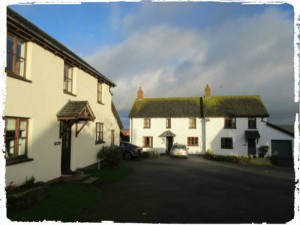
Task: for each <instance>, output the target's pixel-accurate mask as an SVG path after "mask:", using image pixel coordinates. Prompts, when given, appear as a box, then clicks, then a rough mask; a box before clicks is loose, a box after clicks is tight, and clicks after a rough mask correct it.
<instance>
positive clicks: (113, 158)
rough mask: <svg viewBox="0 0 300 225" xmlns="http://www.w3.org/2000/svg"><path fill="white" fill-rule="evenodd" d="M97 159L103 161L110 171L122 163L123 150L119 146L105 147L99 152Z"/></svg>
mask: <svg viewBox="0 0 300 225" xmlns="http://www.w3.org/2000/svg"><path fill="white" fill-rule="evenodd" d="M97 158H98V159H100V160H103V161H104V163H105V165H106V166H107V167H109V168H110V169H112V168H114V167H116V166H118V165H120V164H121V162H122V149H121V147H119V146H103V147H102V149H101V150H100V151H99V152H98V154H97Z"/></svg>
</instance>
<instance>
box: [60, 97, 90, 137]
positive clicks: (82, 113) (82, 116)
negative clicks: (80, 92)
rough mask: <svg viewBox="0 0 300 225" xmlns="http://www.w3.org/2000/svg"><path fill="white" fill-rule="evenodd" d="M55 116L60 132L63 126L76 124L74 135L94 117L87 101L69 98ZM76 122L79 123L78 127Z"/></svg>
mask: <svg viewBox="0 0 300 225" xmlns="http://www.w3.org/2000/svg"><path fill="white" fill-rule="evenodd" d="M56 116H57V119H58V120H59V121H60V124H61V132H63V126H69V127H72V126H73V124H76V137H77V136H78V134H79V132H80V131H81V130H82V129H83V127H84V126H85V125H86V124H87V123H88V122H89V121H94V120H95V119H96V117H95V115H94V113H93V111H92V109H91V107H90V105H89V103H88V101H70V100H69V101H68V102H67V104H65V105H64V107H63V108H62V109H61V110H60V111H59V112H58V113H57V114H56ZM78 124H81V127H80V128H79V125H78Z"/></svg>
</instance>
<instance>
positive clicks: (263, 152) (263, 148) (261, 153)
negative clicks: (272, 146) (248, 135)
mask: <svg viewBox="0 0 300 225" xmlns="http://www.w3.org/2000/svg"><path fill="white" fill-rule="evenodd" d="M258 151H259V157H260V158H262V157H265V155H266V154H267V152H268V151H269V146H267V145H264V146H260V147H259V148H258Z"/></svg>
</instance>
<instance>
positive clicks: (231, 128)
mask: <svg viewBox="0 0 300 225" xmlns="http://www.w3.org/2000/svg"><path fill="white" fill-rule="evenodd" d="M224 129H229V130H234V129H236V127H224Z"/></svg>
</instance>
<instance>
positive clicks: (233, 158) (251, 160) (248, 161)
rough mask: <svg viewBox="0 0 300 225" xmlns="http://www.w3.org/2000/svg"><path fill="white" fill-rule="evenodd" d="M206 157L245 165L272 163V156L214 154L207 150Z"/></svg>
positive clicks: (266, 164)
mask: <svg viewBox="0 0 300 225" xmlns="http://www.w3.org/2000/svg"><path fill="white" fill-rule="evenodd" d="M203 157H204V158H205V159H208V160H213V161H220V162H229V163H238V164H243V165H257V166H259V165H261V166H268V165H271V160H270V158H257V157H256V156H252V155H250V156H237V155H214V154H212V153H211V152H210V151H207V152H206V153H205V154H204V156H203Z"/></svg>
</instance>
